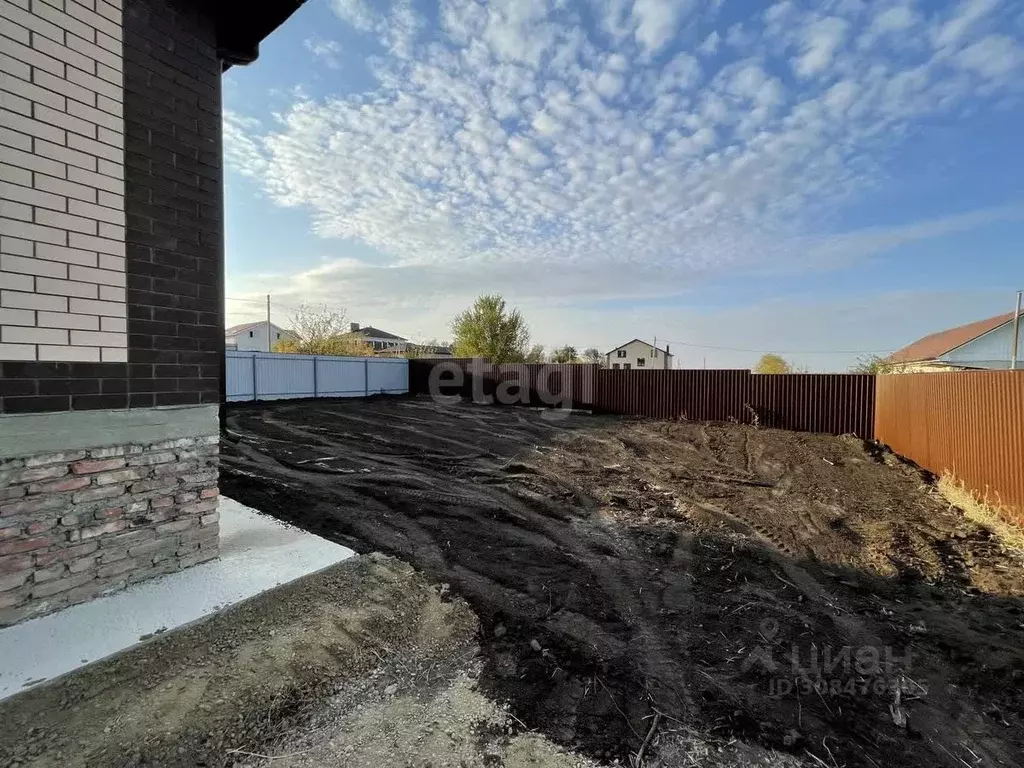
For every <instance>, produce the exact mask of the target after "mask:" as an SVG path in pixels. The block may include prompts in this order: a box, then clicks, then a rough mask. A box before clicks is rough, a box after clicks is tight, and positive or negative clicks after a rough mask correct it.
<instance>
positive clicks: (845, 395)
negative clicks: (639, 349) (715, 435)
mask: <svg viewBox="0 0 1024 768" xmlns="http://www.w3.org/2000/svg"><path fill="white" fill-rule="evenodd" d="M435 366H437V367H438V370H437V371H435V373H434V375H435V378H436V377H437V375H438V373H439V372H440V371H446V372H454V371H462V372H464V373H466V374H468V375H463V376H462V377H461V384H459V385H456V384H448V385H444V386H441V387H440V389H439V390H438V391H439V392H440V393H441V394H461V395H463V396H465V397H471V396H473V395H474V394H475V395H476V396H479V395H481V394H483V395H486V396H495V395H496V393H497V387H498V385H499V384H500V383H501V382H504V381H509V380H518V381H520V382H522V383H524V384H525V385H526V386H527V387H528V389H529V402H531V403H533V404H535V405H542V404H550V401H551V400H552V399H553V397H564V398H565V400H566V401H568V400H569V399H571V401H572V405H573V406H574V407H577V408H593V409H595V410H598V411H604V412H606V413H622V414H627V415H630V416H649V417H651V418H656V419H679V418H683V419H691V420H694V421H737V422H741V423H751V422H752V421H754V419H755V418H756V419H757V421H758V423H760V424H761V425H763V426H768V427H778V428H780V429H794V430H800V431H805V432H828V433H831V434H836V435H840V434H846V433H853V434H856V435H858V436H859V437H863V438H865V439H870V438H871V437H872V436H873V435H874V398H875V384H874V377H873V376H869V375H859V374H786V375H777V376H761V375H756V374H751V373H750V371H746V370H711V371H705V370H669V371H654V370H651V371H636V370H631V371H627V370H621V369H620V370H614V369H612V370H606V369H599V368H598V367H597V366H595V365H491V364H488V363H484V362H482V361H473V360H467V359H452V360H414V361H412V366H411V369H410V390H411V391H412V392H414V393H428V392H430V386H429V379H430V376H431V370H432V369H433V368H434V367H435ZM545 376H547V377H549V380H548V384H547V386H545V382H544V381H543V380H541V379H542V378H543V377H545ZM449 380H450V379H449ZM439 381H441V382H443V381H444V379H443V378H442V379H440V380H439ZM559 382H561V383H559ZM566 383H568V384H569V385H570V386H569V388H568V389H566V388H565V384H566ZM474 387H476V389H475V390H474ZM548 392H550V393H551V396H549V397H547V399H545V393H548ZM499 399H500V398H499Z"/></svg>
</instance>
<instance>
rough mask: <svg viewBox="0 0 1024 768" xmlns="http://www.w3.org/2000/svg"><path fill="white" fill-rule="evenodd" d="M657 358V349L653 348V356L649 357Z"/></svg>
mask: <svg viewBox="0 0 1024 768" xmlns="http://www.w3.org/2000/svg"><path fill="white" fill-rule="evenodd" d="M657 356H658V348H657V347H655V348H654V354H653V355H651V357H657Z"/></svg>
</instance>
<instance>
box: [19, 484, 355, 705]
mask: <svg viewBox="0 0 1024 768" xmlns="http://www.w3.org/2000/svg"><path fill="white" fill-rule="evenodd" d="M219 511H220V558H218V559H217V560H213V561H211V562H209V563H203V564H202V565H197V566H195V567H194V568H189V569H187V570H184V571H178V572H176V573H171V574H168V575H166V576H161V577H159V578H156V579H152V580H150V581H145V582H142V583H141V584H135V585H133V586H131V587H129V588H128V589H125V590H122V591H121V592H117V593H115V594H113V595H109V596H107V597H101V598H99V599H97V600H93V601H91V602H88V603H82V604H81V605H76V606H72V607H71V608H67V609H65V610H63V611H59V612H58V613H54V614H50V615H49V616H42V617H40V618H38V619H32V620H30V621H26V622H22V623H21V624H16V625H15V626H13V627H7V628H6V629H2V630H0V699H5V698H7V697H8V696H13V695H14V694H16V693H18V692H19V691H22V690H24V689H25V687H26V686H27V685H28V684H29V683H38V682H41V681H43V680H49V679H52V678H54V677H57V676H59V675H63V674H65V673H67V672H71V671H72V670H75V669H77V668H79V667H81V666H83V665H85V664H87V663H89V662H92V661H98V660H100V659H102V658H105V657H107V656H110V655H112V654H115V653H117V652H119V651H123V650H124V649H126V648H130V647H131V646H133V645H135V644H136V643H138V642H139V638H141V637H143V636H145V635H152V634H153V633H154V632H157V631H158V630H160V631H164V630H171V629H175V628H177V627H181V626H183V625H185V624H188V623H190V622H193V621H195V620H197V619H201V618H203V617H204V616H208V615H210V614H211V613H214V612H215V611H218V610H220V609H223V608H226V607H227V606H229V605H231V604H233V603H237V602H239V601H241V600H245V599H246V598H250V597H253V596H254V595H258V594H259V593H261V592H265V591H266V590H268V589H272V588H273V587H275V586H278V585H280V584H285V583H287V582H289V581H293V580H295V579H298V578H300V577H302V576H307V575H309V574H311V573H314V572H316V571H319V570H322V569H324V568H327V567H328V566H331V565H334V564H336V563H340V562H341V561H342V560H346V559H348V558H349V557H352V556H353V555H355V553H354V552H353V551H352V550H351V549H348V548H347V547H342V546H340V545H338V544H333V543H331V542H329V541H327V540H326V539H322V538H320V537H319V536H314V535H313V534H311V533H306V532H305V531H301V530H299V529H298V528H293V527H291V526H286V525H283V524H282V523H280V522H278V521H277V520H275V519H273V518H272V517H269V516H267V515H263V514H261V513H259V512H257V511H256V510H253V509H250V508H249V507H244V506H242V505H241V504H239V503H238V502H237V501H234V500H233V499H229V498H227V497H221V500H220V506H219Z"/></svg>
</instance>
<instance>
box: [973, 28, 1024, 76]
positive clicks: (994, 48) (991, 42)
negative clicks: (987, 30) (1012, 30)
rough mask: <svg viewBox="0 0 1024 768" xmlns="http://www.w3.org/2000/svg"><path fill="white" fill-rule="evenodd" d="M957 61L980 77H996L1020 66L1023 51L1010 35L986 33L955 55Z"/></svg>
mask: <svg viewBox="0 0 1024 768" xmlns="http://www.w3.org/2000/svg"><path fill="white" fill-rule="evenodd" d="M957 61H958V62H959V64H960V65H961V66H962V67H964V68H965V69H970V70H973V71H974V72H976V73H978V74H979V75H981V76H982V77H985V78H998V77H1003V76H1006V75H1009V74H1010V73H1011V72H1014V71H1015V70H1017V69H1019V68H1020V66H1021V63H1022V62H1024V51H1022V50H1021V48H1020V46H1019V45H1017V43H1016V42H1015V41H1014V40H1013V38H1011V37H1007V36H1006V35H988V36H987V37H984V38H982V39H981V40H979V41H978V42H976V43H972V44H971V45H969V46H967V47H966V48H964V49H963V50H962V51H961V52H960V53H959V54H958V55H957Z"/></svg>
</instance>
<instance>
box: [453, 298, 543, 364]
mask: <svg viewBox="0 0 1024 768" xmlns="http://www.w3.org/2000/svg"><path fill="white" fill-rule="evenodd" d="M452 334H453V336H454V342H455V349H454V352H455V356H456V357H483V358H486V359H487V360H490V361H491V362H492V363H519V362H522V361H523V360H524V359H525V357H526V347H527V345H528V344H529V343H530V331H529V329H528V328H527V327H526V321H525V320H523V316H522V315H521V314H520V313H519V310H518V309H509V308H508V307H506V306H505V300H504V299H503V298H502V297H501V296H499V295H497V294H495V295H487V296H479V297H477V300H476V301H475V302H473V306H472V307H470V308H469V309H467V310H466V311H464V312H460V313H459V314H458V315H456V316H455V319H454V320H452Z"/></svg>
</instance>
